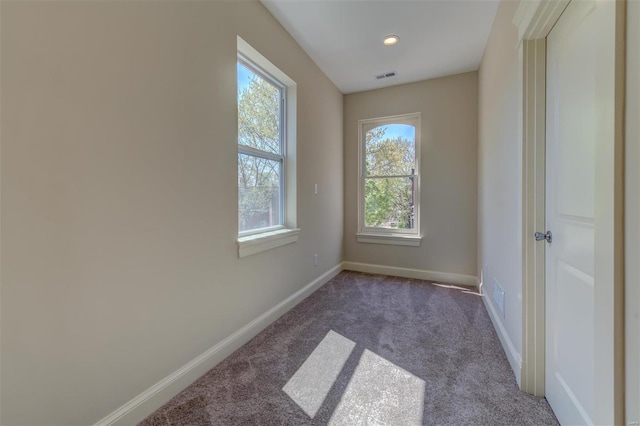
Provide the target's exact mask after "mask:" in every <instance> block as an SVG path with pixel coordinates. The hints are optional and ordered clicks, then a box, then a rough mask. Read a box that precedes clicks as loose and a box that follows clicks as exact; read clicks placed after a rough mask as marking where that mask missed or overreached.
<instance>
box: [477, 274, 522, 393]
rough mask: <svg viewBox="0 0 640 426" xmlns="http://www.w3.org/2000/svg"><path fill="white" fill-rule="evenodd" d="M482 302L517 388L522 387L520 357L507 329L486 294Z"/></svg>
mask: <svg viewBox="0 0 640 426" xmlns="http://www.w3.org/2000/svg"><path fill="white" fill-rule="evenodd" d="M478 287H480V280H478ZM482 301H483V302H484V306H485V307H486V308H487V312H488V313H489V318H491V322H492V323H493V328H494V329H495V330H496V334H497V335H498V339H499V340H500V343H501V344H502V348H503V349H504V352H505V354H506V355H507V359H508V360H509V365H511V369H512V370H513V373H514V374H515V376H516V381H517V382H518V387H521V386H522V356H521V355H520V354H519V353H518V351H517V350H516V347H515V346H514V345H513V342H512V341H511V338H510V337H509V334H508V333H507V329H506V328H505V327H504V324H503V323H502V319H501V318H500V315H498V311H496V308H495V307H494V306H493V303H491V301H490V300H489V296H488V294H487V293H484V294H483V295H482Z"/></svg>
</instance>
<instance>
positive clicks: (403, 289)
mask: <svg viewBox="0 0 640 426" xmlns="http://www.w3.org/2000/svg"><path fill="white" fill-rule="evenodd" d="M481 297H482V296H479V295H478V294H475V293H473V292H472V291H467V290H464V289H461V288H455V287H447V286H439V285H436V284H433V283H429V282H426V281H421V280H412V279H406V278H394V277H387V276H381V275H370V274H363V273H357V272H346V271H345V272H342V273H340V274H339V275H338V276H336V277H335V278H334V279H332V280H331V281H330V282H328V283H327V284H326V285H324V286H323V287H322V288H320V289H319V290H318V291H316V292H315V293H313V294H312V295H311V296H309V297H308V298H307V299H305V300H304V301H302V302H301V303H300V304H298V305H297V306H296V307H295V308H294V309H292V310H291V311H289V312H288V313H286V314H285V315H284V316H282V317H281V318H280V319H278V320H277V321H275V322H274V323H273V324H271V325H270V326H269V327H267V328H266V329H265V330H264V331H263V332H261V333H260V334H259V335H258V336H256V337H255V338H253V339H252V340H251V341H249V342H248V343H247V344H246V345H244V346H243V347H242V348H240V349H239V350H237V351H236V352H234V353H233V354H232V355H231V356H230V357H228V358H227V359H225V360H224V361H223V362H221V363H220V364H218V365H217V366H216V367H215V368H213V369H212V370H210V371H209V372H208V373H207V374H205V375H204V376H203V377H201V378H200V379H198V380H197V381H196V382H194V383H193V384H192V385H190V386H189V387H188V388H187V389H185V390H184V391H183V392H181V393H180V394H178V395H177V396H175V397H174V398H173V399H172V400H171V401H169V402H168V403H167V404H165V405H164V406H163V407H161V408H160V409H159V410H157V411H156V412H155V413H153V414H152V415H151V416H149V417H148V418H147V419H145V420H144V421H143V422H142V423H141V425H142V426H152V425H326V424H329V423H331V424H384V423H389V424H402V425H405V424H406V421H407V420H406V418H403V416H397V417H394V418H393V419H392V420H391V421H389V422H386V421H383V420H380V419H381V418H383V417H378V420H375V418H374V417H369V418H362V417H361V418H359V419H358V418H357V417H353V416H352V417H351V418H348V417H344V416H343V417H341V418H338V419H337V418H335V416H334V412H340V414H341V415H342V414H344V413H345V412H347V414H348V411H349V405H348V403H345V401H344V398H345V395H348V396H349V398H351V397H352V396H353V395H358V392H360V394H359V395H360V397H362V395H363V394H364V393H366V391H363V390H362V389H360V391H358V390H357V389H355V390H354V389H350V383H351V382H353V383H354V385H353V386H351V387H354V386H356V385H357V383H356V382H358V383H359V382H362V380H361V379H362V377H365V378H366V374H365V375H364V376H363V375H362V374H360V373H358V372H357V371H356V370H357V369H358V368H359V367H358V365H359V364H361V363H362V361H361V360H362V359H364V358H365V357H366V356H367V354H368V355H370V356H373V357H374V358H367V359H374V361H373V362H375V360H376V359H378V360H384V361H383V362H387V364H388V365H391V366H397V367H399V368H400V369H402V371H404V372H408V374H409V376H410V377H412V378H413V377H417V378H418V379H417V380H418V381H420V382H422V383H423V384H422V386H423V393H414V394H412V395H411V396H413V397H415V395H418V398H419V399H418V401H417V402H416V401H413V402H412V404H413V405H414V407H413V409H414V410H415V409H416V407H415V405H416V403H417V404H418V405H417V410H418V411H419V413H418V414H419V417H418V418H419V419H420V420H418V421H419V422H420V421H421V422H422V424H426V425H543V424H544V425H546V424H550V425H551V424H553V425H555V424H558V423H557V420H556V418H555V417H554V415H553V413H552V411H551V409H550V407H549V405H548V403H547V401H546V400H545V399H544V398H536V397H533V396H531V395H528V394H526V393H524V392H521V391H520V390H519V389H518V387H517V384H516V381H515V378H514V375H513V372H512V370H511V368H510V367H509V363H508V361H507V358H506V356H505V354H504V351H503V349H502V347H501V345H500V342H499V341H498V338H497V336H496V333H495V331H494V329H493V326H492V324H491V320H490V319H489V316H488V314H487V312H486V310H485V308H484V305H483V303H482V300H481ZM331 332H333V333H337V334H338V335H339V336H338V335H336V334H332V336H335V337H337V338H338V341H339V340H340V339H342V340H345V339H343V338H346V339H348V340H347V341H351V342H355V345H354V346H353V348H352V350H351V352H349V351H348V350H347V355H346V358H345V359H346V362H345V363H344V365H343V367H342V368H341V369H340V368H338V370H337V371H338V372H337V377H335V380H334V379H333V377H332V376H331V374H330V370H331V369H330V368H328V370H327V373H326V375H328V376H331V377H328V379H327V376H322V374H321V375H320V376H321V377H320V379H322V378H324V379H325V381H327V380H328V383H330V388H328V393H327V395H326V398H324V399H323V400H321V403H319V408H318V409H317V411H316V413H315V415H314V416H313V418H310V417H309V415H307V414H306V413H305V411H304V410H303V409H302V408H301V407H300V406H299V405H298V404H297V403H296V402H294V400H293V399H292V398H291V397H290V396H289V395H288V394H287V393H285V391H283V387H285V385H286V384H287V382H289V381H290V379H291V378H292V376H294V375H295V374H296V372H297V371H298V369H299V368H300V367H301V366H302V365H303V363H305V360H307V359H308V358H310V359H311V358H314V357H310V355H311V354H312V353H313V352H314V350H315V349H316V348H318V346H319V345H320V346H323V345H321V342H323V339H325V337H326V336H327V335H328V334H331ZM340 336H342V337H340ZM316 355H317V353H316ZM336 356H338V353H337V352H336ZM323 357H324V358H326V356H324V355H323V356H322V357H320V358H323ZM315 358H316V359H317V358H318V356H315ZM309 362H311V361H309ZM300 369H301V368H300ZM301 370H303V369H301ZM387 371H388V370H387ZM354 374H355V375H356V376H358V378H355V377H354ZM371 374H372V376H371V377H372V379H373V380H376V377H381V374H382V373H379V372H378V373H375V372H374V373H371ZM394 374H395V373H394ZM396 376H398V374H396ZM400 376H402V374H400ZM409 376H407V377H409ZM403 377H404V376H403ZM380 380H382V379H380ZM385 380H386V379H385ZM411 380H416V379H411ZM385 383H386V385H385V386H387V387H389V386H391V388H393V386H394V385H393V383H394V382H389V381H388V380H387V381H386V382H385ZM294 384H295V383H294ZM288 386H293V384H289V385H288ZM321 387H322V386H321V385H320V384H319V385H318V388H321ZM372 387H375V386H372ZM378 396H380V395H378ZM405 396H406V395H405ZM386 398H387V400H388V401H387V402H388V403H389V404H392V405H393V404H394V403H395V409H398V406H402V404H401V403H402V400H401V401H400V405H398V400H393V398H389V395H387V396H386ZM400 398H401V399H402V397H400ZM356 402H357V401H356ZM352 403H353V401H352ZM376 404H377V406H378V407H376V406H372V407H369V409H373V411H376V410H378V408H380V407H379V406H380V405H381V404H380V403H379V401H378V402H376ZM360 405H362V401H360ZM374 405H375V404H374ZM360 408H362V407H360ZM380 409H381V410H382V411H384V407H382V408H380ZM378 411H380V410H378ZM382 411H381V412H382ZM391 412H393V410H392V411H391ZM374 414H375V413H374ZM382 414H384V413H382ZM382 414H381V415H382ZM332 416H334V418H332ZM412 419H413V420H415V419H416V418H415V417H413V418H412Z"/></svg>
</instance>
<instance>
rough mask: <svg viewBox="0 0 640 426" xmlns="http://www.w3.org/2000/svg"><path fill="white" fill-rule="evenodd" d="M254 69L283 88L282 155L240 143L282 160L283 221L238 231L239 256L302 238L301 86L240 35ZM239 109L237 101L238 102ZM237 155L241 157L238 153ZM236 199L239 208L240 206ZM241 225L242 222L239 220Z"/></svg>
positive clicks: (243, 54)
mask: <svg viewBox="0 0 640 426" xmlns="http://www.w3.org/2000/svg"><path fill="white" fill-rule="evenodd" d="M238 62H239V63H241V64H242V65H243V66H245V67H247V68H248V69H250V70H251V71H253V72H255V73H256V74H258V75H259V76H260V77H262V78H265V79H266V80H267V81H269V82H270V83H272V84H274V85H275V86H276V87H278V88H280V93H281V106H280V123H282V125H281V129H280V145H281V151H280V155H277V154H272V153H269V152H267V151H262V150H259V149H255V148H252V147H248V146H246V145H241V144H239V143H237V136H236V144H237V146H238V154H248V155H253V156H259V157H262V158H265V159H269V160H274V161H281V165H282V173H281V175H280V185H281V194H282V196H281V197H280V204H281V206H280V212H281V224H279V225H275V226H270V227H265V228H259V229H252V230H248V231H242V232H240V231H239V230H238V238H237V245H238V257H239V258H242V257H245V256H249V255H251V254H256V253H260V252H262V251H265V250H269V249H272V248H275V247H279V246H282V245H285V244H290V243H293V242H296V241H297V240H298V234H299V231H300V229H299V228H297V227H296V223H297V194H296V191H297V189H296V188H297V184H296V174H297V170H296V134H297V132H296V129H297V127H296V119H297V114H296V105H297V85H296V83H295V81H293V80H292V79H291V78H290V77H289V76H287V75H286V74H285V73H283V72H282V71H281V70H280V69H278V68H277V67H276V66H275V65H273V64H272V63H271V62H270V61H269V60H268V59H267V58H265V57H264V56H263V55H262V54H260V53H259V52H258V51H257V50H255V49H254V48H253V47H251V46H250V45H249V44H248V43H247V42H246V41H244V40H243V39H242V38H240V37H239V36H238V37H237V60H236V63H238ZM236 109H237V102H236ZM236 158H237V156H236ZM238 207H239V206H238V203H237V202H236V208H238ZM238 226H239V223H238Z"/></svg>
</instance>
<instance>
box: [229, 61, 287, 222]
mask: <svg viewBox="0 0 640 426" xmlns="http://www.w3.org/2000/svg"><path fill="white" fill-rule="evenodd" d="M237 79H238V231H239V232H238V233H239V235H249V234H252V233H256V232H264V231H270V230H273V229H278V228H281V227H283V226H284V223H285V217H284V216H285V214H284V213H285V205H284V201H285V196H284V194H285V188H284V183H285V163H286V161H285V160H286V158H285V152H286V147H285V131H284V129H285V128H286V125H285V102H284V101H285V87H284V85H282V84H281V83H280V82H278V81H277V80H275V79H274V78H272V77H271V76H269V75H268V74H267V73H265V72H264V71H262V70H261V69H260V68H259V67H257V66H256V65H254V64H252V63H251V62H249V61H248V60H247V59H245V58H243V57H239V58H238V64H237Z"/></svg>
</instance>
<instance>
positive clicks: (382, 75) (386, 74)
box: [376, 71, 396, 80]
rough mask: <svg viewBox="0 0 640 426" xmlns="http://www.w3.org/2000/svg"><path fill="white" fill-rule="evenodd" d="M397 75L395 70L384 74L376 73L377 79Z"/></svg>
mask: <svg viewBox="0 0 640 426" xmlns="http://www.w3.org/2000/svg"><path fill="white" fill-rule="evenodd" d="M395 76H396V72H395V71H392V72H387V73H384V74H380V75H376V80H382V79H383V78H389V77H395Z"/></svg>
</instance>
